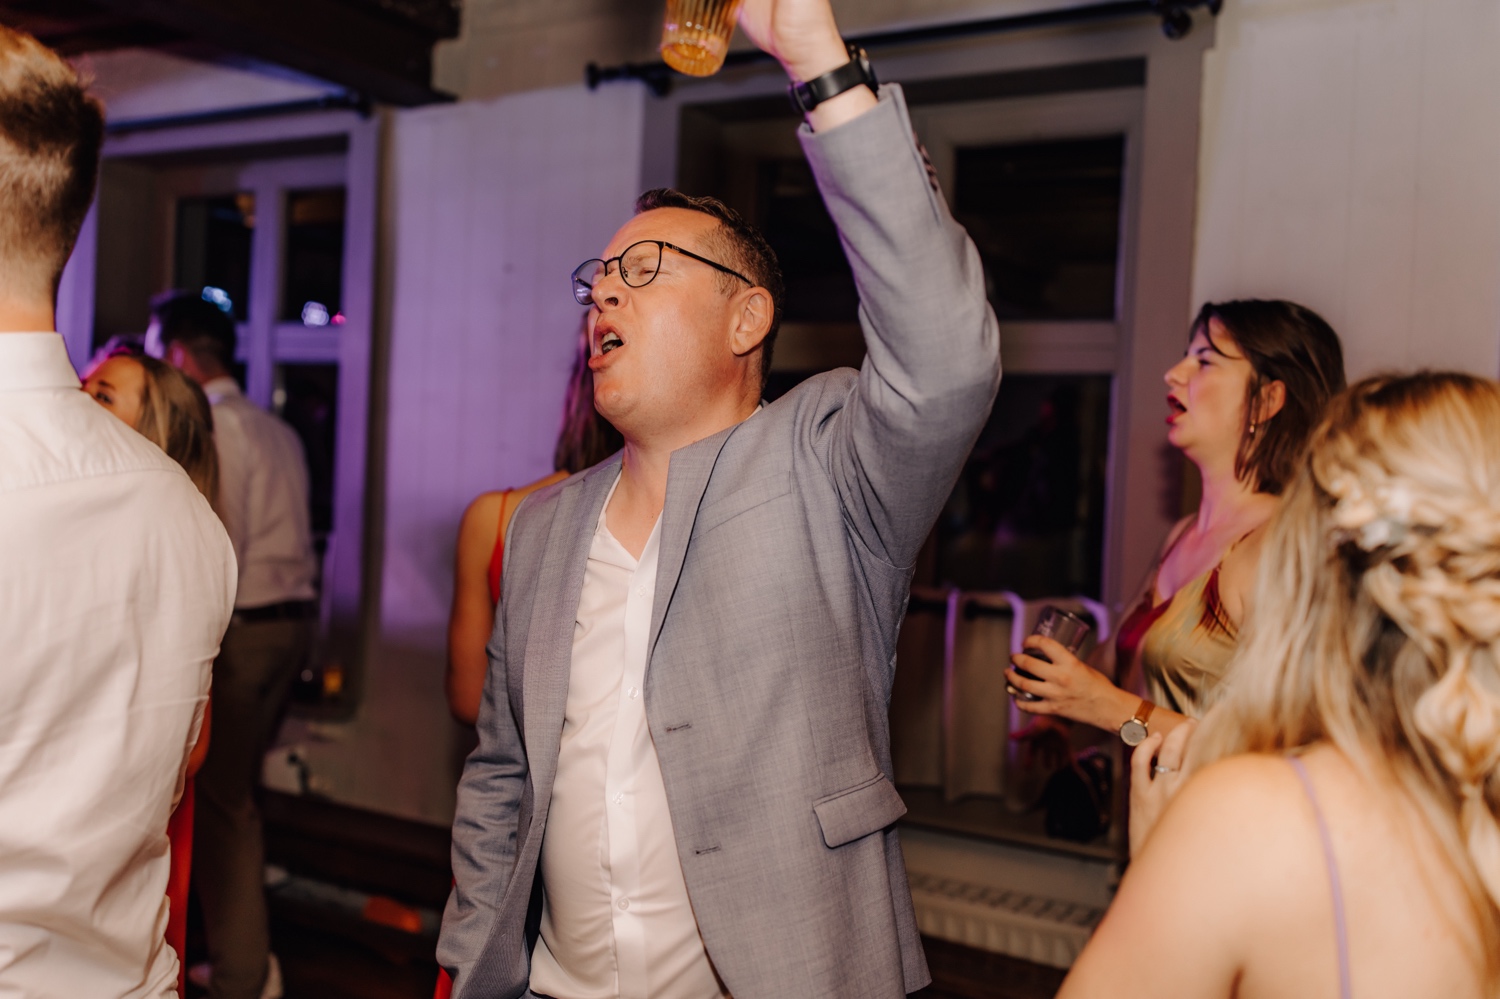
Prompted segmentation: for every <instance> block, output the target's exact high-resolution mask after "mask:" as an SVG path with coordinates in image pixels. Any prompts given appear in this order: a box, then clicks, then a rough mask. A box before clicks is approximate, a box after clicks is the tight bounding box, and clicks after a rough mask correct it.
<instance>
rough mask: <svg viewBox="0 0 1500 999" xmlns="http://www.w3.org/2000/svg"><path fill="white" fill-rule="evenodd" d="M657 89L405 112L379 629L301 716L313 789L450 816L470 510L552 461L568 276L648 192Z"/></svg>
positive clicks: (393, 180)
mask: <svg viewBox="0 0 1500 999" xmlns="http://www.w3.org/2000/svg"><path fill="white" fill-rule="evenodd" d="M643 100H644V91H643V89H642V88H638V87H615V88H607V89H604V90H600V91H599V92H597V93H589V92H588V91H586V90H584V89H583V88H582V87H571V88H565V89H557V90H545V91H533V92H531V93H527V94H524V95H517V96H513V97H508V98H503V99H500V100H496V101H492V102H482V103H481V102H466V103H463V104H458V105H453V106H447V107H436V108H427V109H422V110H416V111H405V112H399V113H396V114H395V115H394V116H393V120H392V126H391V142H390V152H389V156H388V159H387V169H388V171H389V173H388V178H387V190H388V205H389V208H388V211H389V218H388V220H387V221H388V224H387V226H386V230H385V235H384V239H385V240H386V241H387V244H388V251H389V254H390V266H389V274H390V277H389V279H388V280H389V289H388V293H389V296H390V371H389V378H388V393H389V394H388V400H389V401H388V410H387V413H386V420H387V425H388V430H387V434H388V443H387V449H386V456H385V462H386V483H385V490H386V496H385V521H384V535H385V538H384V554H385V558H384V566H383V571H382V574H381V625H380V632H379V636H378V638H377V640H376V641H375V643H374V644H373V647H372V648H371V649H370V651H369V653H368V655H367V656H366V664H365V668H366V675H365V688H364V693H363V697H362V699H361V702H360V707H359V714H358V716H357V717H356V718H355V719H354V720H353V721H352V722H349V723H347V724H343V725H307V724H302V725H298V724H293V725H289V726H288V729H287V731H286V732H285V733H284V740H283V741H286V740H291V741H301V742H303V743H304V748H305V751H306V753H307V756H308V759H309V762H310V764H311V769H312V774H313V778H314V782H315V787H316V788H317V789H319V790H322V791H323V792H325V793H328V794H331V795H332V796H333V797H335V798H337V799H338V800H339V801H342V802H345V803H348V804H352V805H356V806H361V807H368V808H374V809H379V810H381V811H386V812H391V813H395V814H399V815H405V816H409V817H412V818H418V819H425V820H429V821H434V822H440V823H446V822H448V821H449V820H450V818H451V815H452V803H453V794H454V785H455V783H456V781H457V774H458V770H457V764H458V762H459V757H458V755H457V754H456V752H455V746H456V745H457V744H458V743H459V742H460V738H459V732H458V729H457V726H455V725H454V724H453V723H452V722H451V721H450V720H449V717H448V709H447V704H446V702H445V700H444V696H443V683H442V671H443V662H444V630H445V627H446V623H447V614H448V603H449V598H450V596H451V593H452V574H453V548H454V539H455V535H456V534H457V530H458V522H459V517H460V515H461V514H462V512H463V509H464V507H465V505H466V504H467V503H468V502H469V500H471V499H472V498H473V497H474V496H475V495H477V494H478V493H480V492H483V491H485V490H488V489H498V488H504V487H506V486H514V485H522V484H524V483H526V482H529V481H531V480H533V479H535V478H538V477H540V476H542V475H545V474H546V473H548V472H550V471H551V470H552V464H551V462H552V449H553V443H554V439H555V436H556V433H557V428H558V424H559V420H560V416H561V400H562V392H563V386H564V384H565V382H566V378H567V373H568V369H569V366H570V364H571V361H572V352H573V350H574V344H575V342H576V341H575V336H576V333H577V330H578V326H579V321H580V318H581V313H582V310H581V309H579V307H578V306H577V304H576V303H574V302H573V300H572V298H571V295H570V293H569V284H568V274H569V272H570V271H571V270H572V269H573V267H574V266H576V265H577V264H578V263H579V261H581V260H583V259H585V258H587V257H590V256H593V255H595V254H597V253H598V252H599V251H600V250H602V249H603V247H604V245H605V243H606V242H607V241H608V239H609V237H610V236H611V235H612V234H613V233H614V230H615V229H616V228H618V227H619V225H620V224H621V223H622V222H623V221H624V220H625V219H626V218H628V217H629V215H630V212H631V207H632V203H633V200H634V198H635V196H636V195H637V194H638V193H640V192H639V189H638V184H639V178H638V173H639V169H638V167H637V164H639V162H640V160H641V156H640V148H639V147H640V141H641V139H640V136H641V133H642V124H641V105H642V101H643Z"/></svg>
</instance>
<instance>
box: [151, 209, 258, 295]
mask: <svg viewBox="0 0 1500 999" xmlns="http://www.w3.org/2000/svg"><path fill="white" fill-rule="evenodd" d="M254 235H255V195H254V194H252V193H250V192H249V191H241V192H240V193H238V194H225V195H219V196H215V197H208V198H180V199H178V202H177V243H176V254H175V258H176V259H175V261H174V264H175V266H174V273H173V280H172V283H173V284H174V285H176V286H177V287H178V288H184V289H186V290H188V291H198V290H200V289H202V288H205V287H210V288H218V289H220V290H221V291H223V292H224V293H225V294H226V295H227V296H228V297H229V301H230V304H231V305H232V306H233V309H234V317H235V318H236V319H239V320H241V321H243V320H244V319H245V318H246V317H247V314H248V313H247V310H248V308H249V305H250V244H251V242H252V241H253V238H254Z"/></svg>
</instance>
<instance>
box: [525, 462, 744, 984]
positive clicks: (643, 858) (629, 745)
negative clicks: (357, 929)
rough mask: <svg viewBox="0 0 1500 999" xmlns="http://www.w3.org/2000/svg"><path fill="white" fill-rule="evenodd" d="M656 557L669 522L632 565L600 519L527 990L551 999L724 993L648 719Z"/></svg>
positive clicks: (576, 634)
mask: <svg viewBox="0 0 1500 999" xmlns="http://www.w3.org/2000/svg"><path fill="white" fill-rule="evenodd" d="M618 485H619V482H618V480H616V486H618ZM613 497H614V492H613V490H611V492H610V498H611V499H613ZM604 509H605V511H608V509H609V502H608V501H606V502H605V504H604ZM660 548H661V520H660V518H658V520H657V522H656V527H655V528H654V529H653V530H652V532H651V537H650V539H649V540H648V541H647V542H646V547H645V549H644V550H643V551H642V552H641V557H640V560H639V561H637V560H636V559H634V558H632V557H631V555H630V553H629V552H628V551H626V550H625V548H624V546H623V545H621V544H620V542H619V541H618V540H616V539H615V536H614V535H613V534H611V533H610V531H609V527H608V526H607V525H606V523H605V514H604V513H601V514H600V515H599V523H598V525H597V526H596V528H595V530H594V540H593V544H592V546H591V547H590V549H589V560H588V567H587V569H586V570H585V574H584V582H583V594H582V596H581V597H580V599H579V601H578V617H577V619H576V621H575V623H574V626H573V663H572V673H571V676H570V678H569V682H568V700H567V707H566V709H565V712H564V715H563V731H562V744H561V748H560V751H559V753H558V759H557V777H556V779H555V780H554V782H553V786H552V803H551V805H550V806H549V811H548V815H547V830H546V836H545V838H544V839H543V840H542V859H541V868H542V886H543V889H544V891H543V901H542V924H541V936H540V938H539V939H538V940H537V943H536V950H535V951H534V953H533V954H532V960H531V990H532V991H533V992H536V993H539V994H541V995H546V996H552V997H554V999H615V997H619V999H715V997H720V996H725V995H727V994H728V993H726V992H725V991H724V990H723V988H722V986H721V985H720V984H719V981H718V977H717V976H716V975H715V974H714V970H713V966H712V964H710V963H709V959H708V953H707V951H706V950H704V947H703V938H702V936H701V935H700V934H699V932H698V923H697V920H696V919H694V917H693V909H692V904H691V903H690V902H689V901H688V893H687V885H686V883H685V882H684V881H683V876H682V862H681V860H680V858H679V857H678V855H677V842H676V840H675V839H674V837H673V833H672V816H671V814H670V813H669V812H668V810H667V792H666V788H665V786H664V785H663V783H662V775H661V763H660V762H659V761H658V759H657V756H656V745H655V743H653V742H652V740H651V730H650V729H649V728H648V727H647V724H646V698H645V696H644V692H643V688H644V684H645V676H646V652H647V644H648V641H649V639H650V631H651V610H652V607H653V605H654V603H655V599H656V594H655V590H656V566H657V556H658V553H659V551H660Z"/></svg>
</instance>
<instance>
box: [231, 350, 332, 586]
mask: <svg viewBox="0 0 1500 999" xmlns="http://www.w3.org/2000/svg"><path fill="white" fill-rule="evenodd" d="M203 394H204V395H206V396H208V401H209V402H210V403H212V404H213V410H214V440H215V442H216V443H217V444H218V446H219V512H220V513H221V514H222V515H223V517H224V526H225V527H226V528H228V529H229V539H230V540H231V541H232V542H234V553H235V555H236V556H237V557H238V558H239V562H240V588H239V597H238V598H236V600H235V606H236V607H265V606H268V605H270V604H279V603H284V602H286V601H288V600H312V599H314V598H316V597H317V595H318V591H317V587H316V585H315V581H316V580H317V578H318V562H317V556H316V555H315V553H314V552H313V546H312V519H311V515H310V513H309V511H308V505H307V502H308V501H307V495H308V483H307V459H306V457H305V456H304V455H303V452H302V441H301V439H299V438H298V437H297V432H296V431H295V430H293V429H292V428H291V427H289V426H287V425H286V424H285V423H283V422H282V421H281V420H279V419H277V418H276V417H275V416H273V415H271V414H270V413H267V412H266V411H265V410H263V409H261V408H260V407H259V406H257V405H256V404H255V403H253V402H251V401H250V400H249V399H246V398H245V396H244V394H243V393H241V392H240V387H239V385H238V384H236V383H235V380H234V379H233V378H215V379H214V380H212V381H210V382H208V383H207V384H205V385H204V386H203Z"/></svg>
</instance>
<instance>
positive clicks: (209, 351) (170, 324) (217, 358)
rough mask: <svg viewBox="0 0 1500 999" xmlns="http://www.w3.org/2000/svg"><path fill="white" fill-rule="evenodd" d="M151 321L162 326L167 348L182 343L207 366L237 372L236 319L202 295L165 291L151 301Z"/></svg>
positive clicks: (183, 347) (184, 348)
mask: <svg viewBox="0 0 1500 999" xmlns="http://www.w3.org/2000/svg"><path fill="white" fill-rule="evenodd" d="M151 318H153V319H155V320H156V322H157V323H158V324H159V325H160V326H161V344H162V346H163V347H167V346H170V345H171V344H174V343H175V344H180V345H181V346H182V349H183V350H185V351H187V352H188V353H189V354H192V355H193V357H194V358H195V359H196V360H197V361H198V363H199V364H200V365H201V366H203V367H206V368H212V367H215V366H217V367H218V368H220V369H222V370H223V371H225V372H230V371H233V370H234V352H235V347H236V342H237V339H238V335H237V334H236V333H235V331H234V320H233V319H231V318H229V315H228V314H227V313H226V312H225V311H224V310H223V309H221V308H219V307H218V306H217V305H215V304H213V303H212V302H208V301H205V300H204V298H203V296H202V295H201V294H195V293H194V292H191V291H181V290H175V289H174V290H172V291H164V292H162V293H161V294H159V295H157V296H156V297H154V298H152V299H151Z"/></svg>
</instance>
